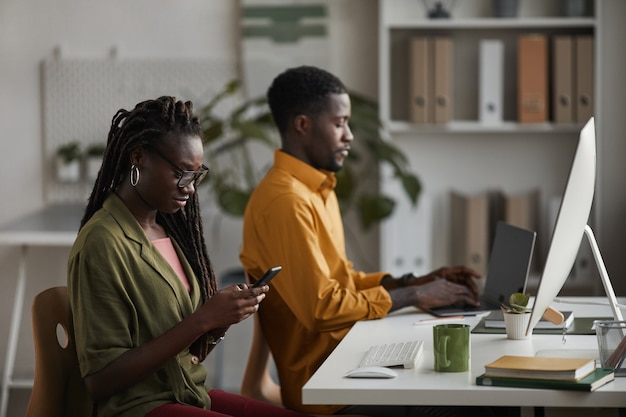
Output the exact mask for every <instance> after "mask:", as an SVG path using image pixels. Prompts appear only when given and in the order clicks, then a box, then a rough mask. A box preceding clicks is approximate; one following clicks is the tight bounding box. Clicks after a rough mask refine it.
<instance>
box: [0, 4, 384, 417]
mask: <svg viewBox="0 0 626 417" xmlns="http://www.w3.org/2000/svg"><path fill="white" fill-rule="evenodd" d="M357 4H358V6H357ZM329 15H330V20H331V22H332V27H331V29H330V31H329V32H330V34H329V36H330V37H331V42H330V43H331V51H330V52H331V57H332V61H333V64H332V65H333V66H332V68H331V70H332V71H333V72H335V73H336V74H337V75H338V76H339V77H341V78H342V79H343V80H344V81H345V82H346V84H348V86H349V87H351V88H354V89H355V90H357V91H359V92H361V93H363V94H366V95H369V96H371V97H375V94H376V91H377V88H376V80H377V54H376V51H377V47H376V45H377V44H376V42H377V32H376V24H377V23H376V22H377V20H376V19H377V2H376V1H375V0H341V1H339V2H338V1H332V2H329ZM56 47H60V48H61V53H62V57H66V58H106V57H107V56H108V54H109V52H110V50H111V48H112V47H117V49H118V56H119V58H121V59H123V58H211V59H213V58H214V59H223V60H225V61H227V62H228V63H231V64H232V66H233V75H235V74H236V72H235V71H236V68H237V66H238V2H237V1H234V0H178V1H170V0H132V1H124V0H108V1H96V0H2V1H0V92H1V93H0V127H1V132H2V133H1V134H2V139H0V166H1V167H2V175H0V190H2V195H3V198H2V202H1V203H0V224H2V223H5V222H8V221H11V220H13V219H16V218H17V217H19V216H20V215H22V214H23V213H26V212H29V211H32V210H35V209H37V208H39V207H41V206H42V205H43V204H44V201H43V185H42V184H43V177H44V173H43V171H42V168H41V166H42V152H41V150H42V123H41V121H42V115H41V82H40V64H41V62H42V61H43V60H45V59H47V58H49V57H51V56H52V54H53V50H54V48H56ZM363 68H365V69H363ZM112 116H113V114H103V115H102V117H103V118H104V119H105V120H107V121H109V120H110V119H111V117H112ZM103 139H104V138H103ZM7 173H10V174H7ZM78 220H79V219H77V221H78ZM205 222H207V223H208V222H209V220H207V219H205ZM231 223H234V224H231ZM225 224H227V226H228V227H226V228H225V229H222V233H225V234H226V235H223V240H222V239H220V240H219V243H221V242H222V241H223V242H228V243H229V245H228V248H226V249H224V248H221V247H219V248H216V247H212V248H211V252H212V258H213V260H214V262H215V263H216V264H217V265H216V267H217V270H218V271H221V270H224V269H226V268H227V267H228V266H230V265H236V264H237V263H238V253H237V250H238V246H237V243H236V242H237V241H238V236H239V233H240V231H239V229H238V227H239V226H238V222H231V221H230V220H229V221H227V222H225ZM373 237H374V240H373V241H374V244H373V247H374V248H376V247H377V246H376V244H377V243H376V242H377V241H376V239H375V238H376V236H373ZM370 241H372V240H371V239H370ZM233 246H234V247H233ZM68 253H69V249H62V248H57V249H49V248H36V249H32V250H31V251H30V252H29V257H28V279H29V281H28V285H27V289H26V303H27V306H25V308H24V312H23V320H22V326H21V329H20V341H19V346H18V358H17V364H16V372H15V373H16V376H23V377H32V372H33V369H34V360H33V358H34V354H33V349H32V338H31V336H30V314H29V308H30V300H31V299H32V297H33V295H34V294H35V293H36V292H38V291H40V290H42V289H44V288H47V287H50V286H53V285H63V284H64V283H65V273H66V272H65V263H66V259H67V255H68ZM18 254H19V251H18V249H17V248H7V247H0V265H1V269H0V288H2V291H1V292H0V341H2V342H1V343H0V361H1V362H0V367H3V366H4V358H5V354H6V343H5V341H6V340H7V337H8V332H9V322H10V316H11V311H12V306H13V295H14V291H15V277H16V275H17V268H18V265H17V258H18ZM365 257H366V258H370V259H371V258H375V256H367V255H366V256H365ZM239 359H241V358H239ZM27 392H28V391H27V390H13V392H12V397H11V398H12V399H15V400H12V401H11V403H10V413H9V416H13V415H15V416H18V415H23V413H24V409H25V404H24V401H25V400H27V398H28V395H27ZM17 399H19V400H21V401H18V400H17Z"/></svg>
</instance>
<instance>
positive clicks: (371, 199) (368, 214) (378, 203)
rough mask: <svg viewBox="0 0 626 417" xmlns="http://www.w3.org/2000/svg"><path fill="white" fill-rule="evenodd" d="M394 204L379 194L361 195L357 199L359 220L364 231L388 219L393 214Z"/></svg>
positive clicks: (388, 198) (390, 199)
mask: <svg viewBox="0 0 626 417" xmlns="http://www.w3.org/2000/svg"><path fill="white" fill-rule="evenodd" d="M395 206H396V202H395V201H394V200H393V199H392V198H390V197H387V196H384V195H381V194H362V195H361V196H360V197H359V205H358V212H359V219H360V220H361V225H362V226H363V228H364V229H365V230H368V229H369V228H370V227H372V226H373V225H374V224H376V223H378V222H380V221H381V220H383V219H385V218H387V217H389V216H390V215H391V213H393V209H394V208H395Z"/></svg>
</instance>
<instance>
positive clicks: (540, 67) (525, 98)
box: [517, 34, 548, 123]
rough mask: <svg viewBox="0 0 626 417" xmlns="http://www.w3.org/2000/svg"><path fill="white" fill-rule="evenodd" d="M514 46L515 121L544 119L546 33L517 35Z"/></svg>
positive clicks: (546, 84) (545, 99) (546, 83)
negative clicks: (516, 92) (516, 86)
mask: <svg viewBox="0 0 626 417" xmlns="http://www.w3.org/2000/svg"><path fill="white" fill-rule="evenodd" d="M517 47H518V68H517V71H518V72H517V77H518V89H517V91H518V109H517V110H518V121H519V122H520V123H542V122H546V121H547V120H548V103H547V97H548V45H547V38H546V35H543V34H531V35H521V36H520V37H519V38H518V42H517Z"/></svg>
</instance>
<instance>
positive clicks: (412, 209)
mask: <svg viewBox="0 0 626 417" xmlns="http://www.w3.org/2000/svg"><path fill="white" fill-rule="evenodd" d="M397 183H398V181H391V177H389V180H388V184H385V188H384V191H385V193H390V195H398V196H400V195H402V190H401V186H400V185H399V184H397ZM432 206H433V203H432V198H431V197H430V196H429V195H428V194H426V193H421V194H420V197H419V200H418V202H417V206H413V204H412V203H411V202H410V201H409V199H408V198H406V197H405V196H403V197H402V198H400V199H398V200H397V201H396V208H395V210H394V214H393V216H391V217H389V218H387V219H385V220H384V222H383V223H382V225H381V226H382V227H381V237H382V244H381V255H382V258H381V267H382V270H383V271H387V272H389V273H390V274H391V275H393V276H400V275H402V274H406V273H407V272H413V273H415V274H416V275H426V274H427V273H429V272H430V271H432V264H433V261H432V259H433V207H432Z"/></svg>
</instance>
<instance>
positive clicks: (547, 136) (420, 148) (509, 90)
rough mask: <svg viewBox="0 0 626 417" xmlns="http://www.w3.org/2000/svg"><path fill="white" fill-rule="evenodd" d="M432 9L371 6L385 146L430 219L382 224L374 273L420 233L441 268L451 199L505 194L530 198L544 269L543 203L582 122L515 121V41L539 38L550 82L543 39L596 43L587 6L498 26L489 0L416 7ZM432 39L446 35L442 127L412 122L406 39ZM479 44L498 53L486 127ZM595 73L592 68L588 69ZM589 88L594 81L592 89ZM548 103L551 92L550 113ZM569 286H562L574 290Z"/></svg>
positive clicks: (550, 6)
mask: <svg viewBox="0 0 626 417" xmlns="http://www.w3.org/2000/svg"><path fill="white" fill-rule="evenodd" d="M434 3H435V2H434V1H421V2H420V1H418V0H380V3H379V7H380V10H379V103H380V116H381V118H382V120H383V121H384V123H385V126H386V128H387V130H388V132H387V133H388V136H389V140H392V141H394V143H395V144H397V145H398V146H400V147H401V148H403V149H404V150H405V152H406V153H407V155H408V156H409V158H410V161H411V164H412V166H413V168H414V169H415V171H416V172H417V174H418V175H419V177H420V179H421V180H422V183H423V187H424V192H425V193H427V194H428V196H429V198H428V202H429V205H430V207H428V208H427V210H426V211H427V212H428V213H429V214H430V216H431V218H430V219H424V216H410V215H409V216H407V215H406V213H409V212H410V211H408V210H399V211H398V212H399V213H400V215H396V216H394V218H392V219H391V220H390V221H388V222H386V223H385V224H383V226H382V227H383V230H382V233H381V254H382V255H381V266H382V268H383V269H384V268H385V266H388V265H397V264H399V263H400V264H402V260H399V259H397V258H396V259H390V258H389V257H390V256H391V255H390V254H391V250H390V248H392V247H398V246H399V245H400V246H402V245H403V244H404V243H406V244H410V242H412V241H414V239H413V238H412V237H411V236H412V235H413V234H415V233H417V234H419V233H421V232H422V231H423V230H426V231H427V233H429V235H430V239H431V240H432V242H433V247H432V267H438V266H441V265H447V264H449V262H450V248H451V243H452V242H451V239H453V238H454V236H453V233H452V231H451V230H450V221H449V219H450V207H449V195H450V192H451V191H459V192H462V193H466V194H473V193H481V192H485V191H492V190H500V191H502V192H504V193H505V194H511V195H515V194H520V193H527V192H531V191H534V190H538V191H539V196H540V197H539V207H538V215H539V218H538V219H539V223H538V225H537V232H538V241H537V247H536V254H537V255H538V261H539V262H538V265H543V256H544V255H545V252H546V250H547V245H548V242H549V236H550V232H549V229H550V225H549V220H548V219H549V218H550V216H549V212H550V201H551V200H553V198H554V197H555V196H557V197H558V196H560V195H561V193H562V191H563V187H564V185H565V181H566V180H567V175H568V173H569V167H570V163H571V161H572V157H573V153H574V150H575V147H576V144H577V138H578V133H579V129H580V127H581V126H582V123H576V122H574V123H553V122H552V112H551V111H549V113H548V120H547V121H546V122H545V123H534V124H522V123H518V121H517V120H518V117H517V39H518V37H519V36H520V35H523V34H531V33H540V34H544V35H546V36H547V39H548V47H549V49H548V51H549V54H548V57H549V60H548V63H549V70H548V80H549V82H551V78H552V77H551V71H550V69H551V64H550V61H551V57H552V55H553V54H552V50H551V43H552V42H551V39H552V38H553V37H554V36H555V35H591V36H595V31H596V26H597V24H598V23H597V19H596V17H594V15H595V10H594V9H595V3H591V2H590V3H589V6H588V7H589V8H590V10H588V11H587V14H586V15H585V16H583V17H566V16H563V14H562V4H563V2H562V1H557V0H519V9H518V16H517V17H515V18H497V17H492V16H493V13H492V10H491V7H492V1H491V0H463V1H451V2H450V1H449V2H445V1H444V2H441V3H442V4H443V5H444V6H446V5H448V6H449V5H452V10H451V14H452V17H451V18H449V19H429V18H428V17H427V16H426V10H425V5H427V6H428V7H432V6H433V4H434ZM436 36H446V37H449V38H450V39H452V43H453V51H454V52H453V70H452V85H453V90H452V91H453V92H452V95H451V100H452V116H451V118H450V121H449V122H447V123H419V124H418V123H413V122H412V121H411V120H412V118H411V114H410V113H411V112H410V104H411V97H410V94H411V54H410V41H411V39H413V38H415V37H436ZM483 39H498V40H500V41H501V42H502V43H503V45H504V77H503V89H504V100H503V119H504V121H503V123H500V124H495V125H486V124H483V123H480V122H479V107H478V101H479V89H480V85H479V45H480V41H481V40H483ZM596 54H597V48H596ZM594 58H595V57H594ZM595 60H597V58H596V59H594V61H595ZM595 66H596V65H595V64H592V68H594V67H595ZM596 73H597V71H596ZM597 84H598V83H597V79H594V85H596V86H597ZM549 86H551V84H549ZM594 90H595V91H596V93H595V94H596V97H595V98H594V103H598V100H597V91H598V89H597V88H595V89H594ZM548 91H549V92H550V91H551V90H550V87H549V90H548ZM550 97H551V92H550V93H549V94H548V104H549V106H551V104H550V102H551V98H550ZM382 178H383V180H382V185H381V188H382V192H389V193H394V192H396V193H397V191H395V190H394V188H393V187H392V186H391V184H390V182H389V181H385V180H384V178H385V173H383V175H382ZM403 213H404V214H403ZM591 223H592V224H593V221H591ZM398 225H401V227H399V226H398ZM390 230H393V231H394V232H393V233H390V232H389V231H390ZM398 231H400V232H398ZM391 239H393V240H394V241H393V242H391ZM405 261H406V262H405V264H407V265H408V264H410V263H411V261H410V260H409V259H407V260H405ZM570 281H571V282H568V285H573V284H582V283H575V281H576V280H570ZM587 284H588V283H587Z"/></svg>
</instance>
